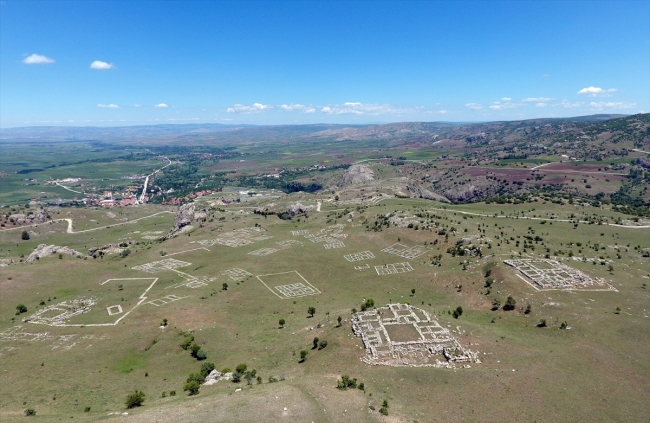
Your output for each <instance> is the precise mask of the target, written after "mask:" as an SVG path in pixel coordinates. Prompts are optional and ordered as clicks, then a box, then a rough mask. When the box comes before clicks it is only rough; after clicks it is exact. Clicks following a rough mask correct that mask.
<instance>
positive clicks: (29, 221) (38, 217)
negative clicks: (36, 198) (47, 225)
mask: <svg viewBox="0 0 650 423" xmlns="http://www.w3.org/2000/svg"><path fill="white" fill-rule="evenodd" d="M49 218H50V216H49V215H48V214H47V212H46V211H45V210H37V211H36V212H35V213H33V214H28V215H24V214H20V213H17V214H12V215H11V216H9V221H10V222H14V223H15V224H16V225H35V224H38V223H43V222H46V221H47V220H48V219H49Z"/></svg>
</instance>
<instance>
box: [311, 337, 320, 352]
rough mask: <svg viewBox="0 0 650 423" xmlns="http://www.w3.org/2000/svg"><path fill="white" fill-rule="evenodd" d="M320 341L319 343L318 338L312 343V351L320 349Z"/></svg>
mask: <svg viewBox="0 0 650 423" xmlns="http://www.w3.org/2000/svg"><path fill="white" fill-rule="evenodd" d="M318 341H319V339H318V337H315V338H314V340H313V341H312V344H313V347H312V350H315V349H316V348H318Z"/></svg>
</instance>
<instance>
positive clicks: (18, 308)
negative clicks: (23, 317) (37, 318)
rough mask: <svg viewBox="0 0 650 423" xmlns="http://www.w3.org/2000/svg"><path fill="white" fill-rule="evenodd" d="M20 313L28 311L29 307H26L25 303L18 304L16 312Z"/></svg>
mask: <svg viewBox="0 0 650 423" xmlns="http://www.w3.org/2000/svg"><path fill="white" fill-rule="evenodd" d="M20 313H27V307H25V304H18V305H17V306H16V314H20Z"/></svg>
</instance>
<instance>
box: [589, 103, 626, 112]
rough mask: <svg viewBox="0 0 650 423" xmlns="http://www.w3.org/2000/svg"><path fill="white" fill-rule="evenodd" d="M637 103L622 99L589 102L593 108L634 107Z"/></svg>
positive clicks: (614, 108)
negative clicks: (626, 101)
mask: <svg viewBox="0 0 650 423" xmlns="http://www.w3.org/2000/svg"><path fill="white" fill-rule="evenodd" d="M635 107H636V103H625V102H622V101H592V102H591V103H589V108H590V109H591V110H617V109H633V108H635Z"/></svg>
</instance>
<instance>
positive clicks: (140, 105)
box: [133, 104, 142, 107]
mask: <svg viewBox="0 0 650 423" xmlns="http://www.w3.org/2000/svg"><path fill="white" fill-rule="evenodd" d="M133 107H142V104H134V105H133Z"/></svg>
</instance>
